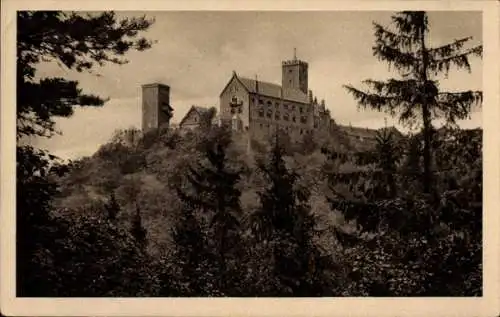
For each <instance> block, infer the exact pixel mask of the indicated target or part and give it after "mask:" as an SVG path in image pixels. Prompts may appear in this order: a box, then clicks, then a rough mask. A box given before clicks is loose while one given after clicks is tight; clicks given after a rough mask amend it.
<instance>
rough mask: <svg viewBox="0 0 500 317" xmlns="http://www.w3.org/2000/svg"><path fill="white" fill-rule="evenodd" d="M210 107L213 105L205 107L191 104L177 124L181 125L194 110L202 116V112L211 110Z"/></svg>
mask: <svg viewBox="0 0 500 317" xmlns="http://www.w3.org/2000/svg"><path fill="white" fill-rule="evenodd" d="M211 108H213V107H210V108H207V107H199V106H191V108H189V110H188V112H186V114H185V115H184V117H183V118H182V120H181V122H179V125H182V124H183V123H184V121H185V120H186V119H187V118H188V117H189V115H190V114H191V113H192V112H196V113H198V115H200V116H202V115H203V114H205V113H208V112H209V111H211Z"/></svg>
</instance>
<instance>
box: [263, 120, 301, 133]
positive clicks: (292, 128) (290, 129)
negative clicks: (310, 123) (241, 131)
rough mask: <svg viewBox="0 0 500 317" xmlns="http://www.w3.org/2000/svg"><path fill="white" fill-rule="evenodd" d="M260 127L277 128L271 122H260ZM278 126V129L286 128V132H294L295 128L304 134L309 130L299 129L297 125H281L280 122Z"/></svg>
mask: <svg viewBox="0 0 500 317" xmlns="http://www.w3.org/2000/svg"><path fill="white" fill-rule="evenodd" d="M259 127H260V128H261V129H264V128H267V129H269V128H270V127H271V128H275V126H274V124H269V123H260V124H259ZM276 127H277V128H278V129H281V130H284V131H286V132H293V131H294V130H295V131H299V133H300V134H301V135H302V134H304V133H307V131H308V130H307V129H297V128H295V127H290V126H280V125H279V124H278V125H276Z"/></svg>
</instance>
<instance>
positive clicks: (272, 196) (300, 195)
mask: <svg viewBox="0 0 500 317" xmlns="http://www.w3.org/2000/svg"><path fill="white" fill-rule="evenodd" d="M283 156H284V149H283V148H282V145H281V143H280V138H279V135H278V134H276V136H275V142H274V144H273V146H272V149H271V153H270V157H269V158H268V162H260V164H259V168H260V169H261V170H262V172H263V173H264V175H265V177H266V178H267V180H268V182H269V185H268V186H267V188H265V189H264V190H262V191H261V192H260V193H259V197H260V204H261V206H260V208H259V209H258V210H257V211H256V212H255V213H254V214H253V215H252V218H253V219H252V223H253V226H252V227H253V231H254V234H255V236H256V237H257V240H258V241H264V242H265V243H266V244H268V245H269V247H270V248H272V250H273V251H272V254H273V257H274V266H275V267H274V275H275V278H276V279H277V280H278V281H279V283H280V284H281V285H282V289H281V290H279V291H278V292H279V294H275V295H278V296H319V295H317V294H321V293H322V292H323V290H322V289H321V288H320V287H319V288H320V289H318V286H319V283H317V279H316V277H317V275H315V274H316V273H317V272H315V270H314V269H313V267H314V265H315V264H316V261H318V262H319V261H321V260H322V259H321V255H320V254H319V252H318V250H317V248H316V247H315V245H314V242H313V235H314V230H315V228H314V225H315V220H314V217H313V215H312V213H311V208H310V206H309V205H308V199H309V195H310V193H309V191H308V190H307V189H306V188H298V186H297V179H298V177H299V176H298V175H297V174H296V173H294V172H293V171H290V170H289V169H288V168H287V167H286V164H285V161H284V159H283ZM324 282H326V280H325V281H324ZM283 287H284V288H283Z"/></svg>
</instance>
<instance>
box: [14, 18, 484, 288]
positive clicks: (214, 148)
mask: <svg viewBox="0 0 500 317" xmlns="http://www.w3.org/2000/svg"><path fill="white" fill-rule="evenodd" d="M153 23H154V21H153V20H148V19H146V18H145V17H138V18H131V19H122V20H120V19H118V18H117V17H116V15H115V14H114V13H113V12H105V13H101V14H97V15H92V16H91V15H88V16H84V15H81V14H76V13H61V12H57V11H51V12H42V11H37V12H20V13H18V34H17V36H18V47H17V49H18V60H17V67H18V72H17V76H18V78H17V117H18V118H17V121H18V125H17V135H18V141H19V140H20V139H21V138H22V137H25V136H34V135H36V136H39V137H51V135H53V134H54V133H55V131H56V128H55V126H54V121H53V118H54V117H55V116H65V117H68V116H71V115H72V113H73V107H74V106H75V105H79V106H105V100H103V99H102V98H101V97H99V96H94V95H87V94H84V93H83V92H82V90H81V89H79V87H78V82H74V81H67V80H65V79H64V78H44V79H41V80H35V76H34V75H35V73H36V65H37V64H38V63H40V61H42V60H46V59H49V60H54V61H58V62H60V63H61V64H62V67H66V68H68V69H74V70H77V71H80V72H85V71H91V70H92V69H93V68H95V67H99V66H102V65H104V64H105V63H117V64H124V63H126V62H127V61H126V59H125V58H124V56H125V54H126V53H127V52H128V51H130V50H139V51H141V50H146V49H149V48H150V47H151V46H152V45H154V42H152V41H151V40H148V39H146V38H143V37H140V36H139V33H141V32H144V31H146V30H147V29H148V28H149V27H150V26H151V25H152V24H153ZM392 23H393V24H392V28H389V27H386V26H382V25H379V24H377V23H375V22H374V35H375V44H374V46H373V55H374V57H376V59H378V60H379V61H381V62H386V63H388V64H390V65H391V66H392V67H394V68H396V69H397V70H399V71H400V72H401V78H390V79H388V80H386V81H377V80H372V79H367V80H366V81H364V82H363V84H364V85H365V86H366V89H365V90H362V89H360V88H356V87H354V86H352V85H346V86H345V89H346V91H347V92H348V93H350V94H351V95H352V97H353V98H354V99H356V100H357V101H358V103H359V107H360V111H362V110H363V109H367V108H370V109H375V110H378V111H383V112H386V113H387V114H389V115H391V116H393V117H396V118H398V119H399V121H400V122H401V123H405V124H411V125H414V126H417V127H418V129H417V130H416V131H417V132H415V133H407V134H405V135H403V136H399V135H396V134H394V133H393V131H392V130H391V129H380V130H379V131H378V133H377V137H376V142H375V143H374V146H372V147H363V146H359V144H356V142H353V141H352V140H349V139H346V138H344V137H343V135H342V134H341V133H337V134H334V135H331V136H329V137H324V136H321V137H320V136H316V135H305V136H304V137H303V138H302V139H301V140H290V138H289V137H288V136H287V135H286V134H284V133H283V134H282V133H278V134H276V135H273V136H272V137H270V138H269V140H268V142H265V143H259V144H258V143H257V142H255V143H254V144H253V146H252V151H250V152H248V151H247V150H246V147H245V146H242V143H241V140H239V139H238V138H237V137H235V136H234V135H233V134H232V131H231V129H230V127H228V126H226V125H221V126H217V125H212V124H210V122H212V118H211V117H210V116H214V115H215V113H216V111H215V110H214V111H212V112H211V113H210V116H207V118H205V122H204V123H205V124H201V125H200V126H199V127H198V128H197V129H195V130H193V131H190V132H182V131H179V130H174V129H169V128H166V129H156V130H152V131H149V132H147V133H142V132H141V131H138V130H134V129H127V130H121V131H117V133H116V134H115V135H114V136H113V138H112V139H111V140H110V141H109V142H108V143H107V144H104V145H102V146H101V147H100V148H99V150H98V151H97V152H96V153H95V154H93V155H92V156H89V157H84V158H81V159H77V160H73V161H70V162H63V161H61V160H58V158H57V157H55V156H53V155H52V154H50V153H48V152H46V151H43V150H41V149H37V148H35V147H33V146H30V145H25V144H24V145H23V144H22V143H21V142H18V146H17V185H16V186H17V208H16V209H17V210H16V213H17V241H16V244H17V259H16V262H17V296H22V297H75V296H77V297H98V296H105V297H113V296H118V297H146V296H147V297H158V296H161V297H169V296H175V297H181V296H193V297H220V296H230V297H318V296H331V297H337V296H342V297H345V296H481V295H482V263H483V256H482V175H483V170H482V130H481V129H472V130H465V129H461V128H459V127H458V125H457V124H456V122H457V120H461V119H465V118H467V116H468V115H469V114H470V112H471V111H472V107H474V106H476V105H479V106H480V104H481V99H482V93H481V92H478V91H465V92H445V91H441V90H440V88H439V82H438V81H437V79H436V76H437V75H438V74H441V73H447V72H448V71H451V70H452V69H453V68H456V69H465V70H470V65H469V61H468V58H469V57H470V56H472V55H475V56H479V57H480V56H481V54H482V47H481V46H477V47H467V43H468V41H469V40H470V37H464V38H463V39H459V40H455V41H453V42H451V43H450V44H447V45H445V46H441V47H428V46H427V45H428V44H427V43H428V42H427V40H426V38H425V36H426V35H427V33H428V30H429V27H430V26H429V25H428V20H427V13H426V12H398V13H395V14H394V16H393V18H392ZM61 34H63V35H64V36H61ZM103 34H105V36H103ZM465 36H466V35H465ZM368 49H369V48H368ZM340 84H342V83H340ZM435 119H444V120H445V121H446V124H445V125H444V126H442V127H435V126H434V125H433V122H434V120H435Z"/></svg>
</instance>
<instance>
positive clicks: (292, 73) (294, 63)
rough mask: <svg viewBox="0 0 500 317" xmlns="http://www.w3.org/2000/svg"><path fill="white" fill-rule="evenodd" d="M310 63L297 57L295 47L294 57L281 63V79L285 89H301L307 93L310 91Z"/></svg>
mask: <svg viewBox="0 0 500 317" xmlns="http://www.w3.org/2000/svg"><path fill="white" fill-rule="evenodd" d="M308 67H309V66H308V64H307V63H306V62H304V61H301V60H298V59H297V53H296V50H295V49H294V54H293V59H292V60H288V61H283V62H282V63H281V68H282V73H281V80H282V86H283V89H285V90H286V89H299V90H301V91H302V92H304V93H305V94H307V93H308V78H307V73H308Z"/></svg>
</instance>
